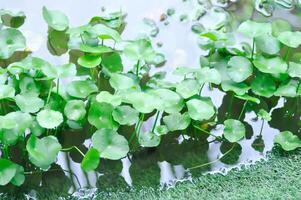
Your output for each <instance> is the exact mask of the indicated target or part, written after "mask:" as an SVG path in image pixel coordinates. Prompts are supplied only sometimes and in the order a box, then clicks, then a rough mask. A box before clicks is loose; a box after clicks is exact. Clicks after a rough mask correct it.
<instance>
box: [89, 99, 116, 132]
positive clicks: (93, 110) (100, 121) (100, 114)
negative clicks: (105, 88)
mask: <svg viewBox="0 0 301 200" xmlns="http://www.w3.org/2000/svg"><path fill="white" fill-rule="evenodd" d="M113 110H114V107H113V106H112V105H111V104H108V103H98V102H93V103H92V104H91V106H90V109H89V113H88V121H89V123H90V124H92V125H93V126H95V127H96V128H97V129H101V128H107V129H116V128H117V123H116V122H115V121H114V120H113V117H112V113H113Z"/></svg>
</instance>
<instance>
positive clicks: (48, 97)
mask: <svg viewBox="0 0 301 200" xmlns="http://www.w3.org/2000/svg"><path fill="white" fill-rule="evenodd" d="M52 82H53V81H51V82H50V86H49V91H48V96H47V100H46V105H47V104H48V103H49V100H50V96H51V89H52V85H53V83H52Z"/></svg>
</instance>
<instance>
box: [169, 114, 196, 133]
mask: <svg viewBox="0 0 301 200" xmlns="http://www.w3.org/2000/svg"><path fill="white" fill-rule="evenodd" d="M163 122H164V124H166V126H167V128H168V130H170V131H176V130H185V129H186V128H187V127H188V126H189V124H190V122H191V120H190V117H189V114H188V113H187V112H186V113H183V114H181V113H172V114H170V115H167V116H164V117H163Z"/></svg>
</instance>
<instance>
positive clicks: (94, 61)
mask: <svg viewBox="0 0 301 200" xmlns="http://www.w3.org/2000/svg"><path fill="white" fill-rule="evenodd" d="M101 60H102V59H101V56H100V55H90V54H87V55H84V56H81V57H79V58H78V60H77V63H78V64H79V65H81V66H83V67H86V68H94V67H97V66H99V65H100V63H101Z"/></svg>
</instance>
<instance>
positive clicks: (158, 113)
mask: <svg viewBox="0 0 301 200" xmlns="http://www.w3.org/2000/svg"><path fill="white" fill-rule="evenodd" d="M159 115H160V111H157V114H156V118H155V122H154V124H153V128H152V133H153V132H154V130H155V128H156V124H157V121H158V118H159Z"/></svg>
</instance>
